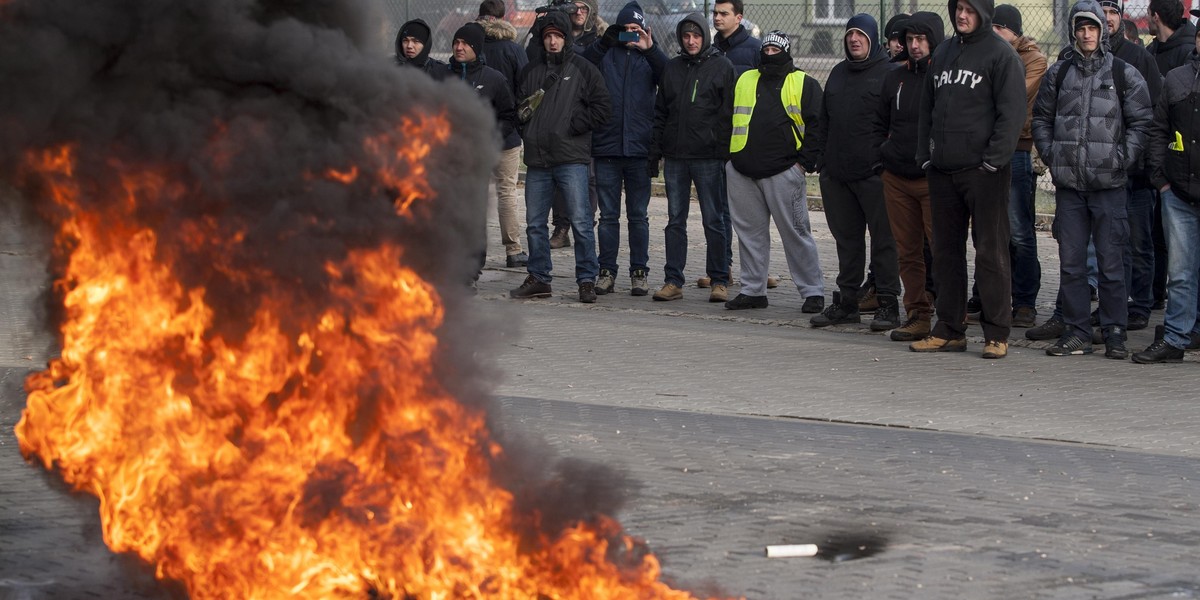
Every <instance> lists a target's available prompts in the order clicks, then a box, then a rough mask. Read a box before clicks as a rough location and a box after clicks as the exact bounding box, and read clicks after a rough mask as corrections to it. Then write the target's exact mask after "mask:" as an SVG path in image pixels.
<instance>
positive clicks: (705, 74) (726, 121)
mask: <svg viewBox="0 0 1200 600" xmlns="http://www.w3.org/2000/svg"><path fill="white" fill-rule="evenodd" d="M687 23H694V24H695V25H697V26H699V27H700V31H701V32H702V35H703V37H704V40H703V42H702V45H701V46H700V52H698V53H696V55H695V56H689V55H687V54H681V55H679V56H676V57H675V58H672V59H671V60H670V61H669V62H667V66H666V68H665V69H664V70H663V76H662V80H661V81H660V82H659V84H658V95H657V96H656V98H655V101H654V134H653V136H652V137H651V142H650V156H651V157H652V158H653V157H656V156H665V157H666V158H672V159H680V160H687V159H714V158H715V159H724V158H727V157H728V156H729V136H730V132H731V129H732V127H733V85H734V83H735V79H734V77H733V64H732V63H730V62H729V59H728V58H725V56H724V55H722V54H721V51H720V50H717V49H716V48H715V47H713V46H712V44H711V43H710V42H709V39H710V37H711V36H710V35H709V29H708V20H707V19H705V18H704V15H702V14H700V13H692V14H690V15H688V16H686V17H684V18H683V20H682V21H680V22H679V24H678V25H677V26H676V27H675V38H676V39H677V40H679V47H680V48H683V27H684V25H686V24H687Z"/></svg>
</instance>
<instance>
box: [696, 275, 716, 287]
mask: <svg viewBox="0 0 1200 600" xmlns="http://www.w3.org/2000/svg"><path fill="white" fill-rule="evenodd" d="M710 285H712V277H709V276H707V275H705V276H704V277H701V278H699V279H697V280H696V287H698V288H706V287H708V286H710Z"/></svg>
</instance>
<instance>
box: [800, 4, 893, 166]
mask: <svg viewBox="0 0 1200 600" xmlns="http://www.w3.org/2000/svg"><path fill="white" fill-rule="evenodd" d="M859 18H860V17H854V18H852V19H851V20H850V22H849V23H848V27H855V28H858V29H861V30H863V31H866V32H867V33H868V34H874V33H876V32H875V30H876V29H877V28H878V26H876V25H875V24H874V19H870V18H869V17H867V18H862V20H863V21H864V22H863V23H856V22H855V19H859ZM868 19H869V23H868V22H867V20H868ZM868 37H870V38H872V40H873V42H872V44H871V53H870V54H869V55H868V56H867V58H866V59H864V60H862V61H858V62H852V61H851V60H850V51H849V50H847V49H846V48H845V43H844V41H843V44H842V46H843V50H844V51H845V54H846V60H844V61H842V62H840V63H838V64H837V65H836V66H834V67H833V71H832V72H830V73H829V79H828V80H826V82H825V96H824V98H823V99H822V100H821V118H820V122H821V127H819V128H818V130H817V131H818V134H817V135H816V136H815V137H813V138H812V142H811V143H813V144H814V145H815V147H816V148H817V149H818V150H820V151H821V158H820V159H819V160H818V161H817V170H819V171H821V174H822V175H826V176H829V177H832V178H834V179H836V180H838V181H857V180H859V179H866V178H868V177H871V176H872V175H875V174H876V173H878V172H879V171H881V170H882V169H883V162H882V161H881V160H880V158H879V139H878V138H876V137H875V135H876V133H877V132H878V130H879V126H878V123H877V121H876V119H878V118H879V96H880V94H881V93H882V91H883V78H884V77H885V76H886V75H887V74H888V73H889V72H890V71H893V70H894V69H896V68H897V65H896V64H894V63H892V62H890V61H889V60H888V57H887V54H886V53H885V52H884V51H883V48H882V47H881V46H880V45H879V42H877V41H874V40H876V39H878V35H868Z"/></svg>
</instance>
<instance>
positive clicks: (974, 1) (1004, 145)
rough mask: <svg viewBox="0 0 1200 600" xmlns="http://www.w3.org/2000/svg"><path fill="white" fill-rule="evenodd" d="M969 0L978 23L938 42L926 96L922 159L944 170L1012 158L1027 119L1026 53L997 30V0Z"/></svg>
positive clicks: (990, 166) (995, 165)
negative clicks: (1023, 55) (1023, 58)
mask: <svg viewBox="0 0 1200 600" xmlns="http://www.w3.org/2000/svg"><path fill="white" fill-rule="evenodd" d="M968 1H969V2H970V3H971V6H972V7H974V8H975V10H976V11H977V12H978V14H979V26H978V27H976V28H975V30H974V31H972V32H970V33H967V34H961V33H955V35H954V37H951V38H950V39H949V40H947V41H946V42H944V43H942V44H939V45H938V47H937V50H935V51H934V52H933V57H932V59H931V61H930V67H929V71H930V77H929V78H928V79H927V80H926V84H925V86H924V87H925V90H924V91H923V92H922V94H923V95H922V97H921V115H920V118H921V120H920V123H919V125H918V131H917V162H919V163H921V165H925V163H926V162H928V163H929V164H930V166H932V167H933V168H936V169H938V170H940V171H942V172H945V173H955V172H959V171H965V170H967V169H974V168H982V169H985V170H988V171H995V170H996V169H999V168H1000V167H1001V166H1003V165H1005V164H1008V163H1010V162H1011V161H1012V155H1013V152H1014V151H1015V150H1016V148H1017V137H1018V136H1020V135H1021V127H1022V125H1024V123H1025V69H1024V67H1022V65H1021V59H1020V58H1018V57H1017V53H1016V52H1015V51H1014V50H1013V48H1012V46H1011V45H1010V44H1009V43H1008V42H1006V41H1004V40H1003V39H1001V38H1000V36H998V35H996V33H995V32H994V31H992V12H993V10H994V5H993V2H992V0H968ZM956 4H957V2H956V0H949V2H947V7H948V11H949V14H951V15H953V14H954V12H955V5H956Z"/></svg>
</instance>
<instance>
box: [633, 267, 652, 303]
mask: <svg viewBox="0 0 1200 600" xmlns="http://www.w3.org/2000/svg"><path fill="white" fill-rule="evenodd" d="M648 285H649V284H648V283H646V270H645V269H634V270H633V273H632V274H630V275H629V295H630V296H645V295H646V294H649V293H650V288H649V287H647V286H648Z"/></svg>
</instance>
